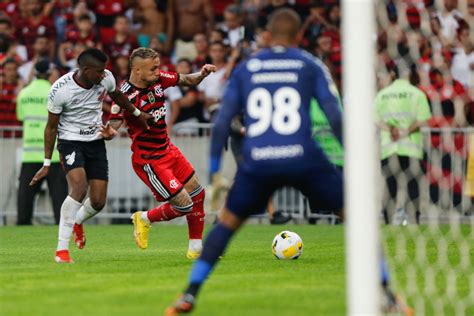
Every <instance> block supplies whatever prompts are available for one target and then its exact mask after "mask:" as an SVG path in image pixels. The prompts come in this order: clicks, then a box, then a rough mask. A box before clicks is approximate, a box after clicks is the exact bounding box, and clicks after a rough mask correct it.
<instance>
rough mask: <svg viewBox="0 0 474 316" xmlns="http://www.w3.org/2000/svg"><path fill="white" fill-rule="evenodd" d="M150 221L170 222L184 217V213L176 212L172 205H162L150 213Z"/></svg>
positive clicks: (148, 214)
mask: <svg viewBox="0 0 474 316" xmlns="http://www.w3.org/2000/svg"><path fill="white" fill-rule="evenodd" d="M147 216H148V219H149V220H150V222H152V223H153V222H162V221H169V220H172V219H173V218H176V217H180V216H183V213H181V212H178V211H176V210H175V209H174V208H173V207H172V206H171V204H170V203H165V204H162V205H160V206H158V207H155V208H154V209H152V210H150V211H148V213H147Z"/></svg>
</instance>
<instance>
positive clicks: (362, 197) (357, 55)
mask: <svg viewBox="0 0 474 316" xmlns="http://www.w3.org/2000/svg"><path fill="white" fill-rule="evenodd" d="M342 23H343V24H342V32H343V45H342V48H343V67H344V68H343V69H344V75H343V79H344V82H343V85H344V91H343V94H344V102H343V104H344V149H345V164H344V169H345V170H344V172H345V188H344V189H345V208H346V209H345V218H346V235H345V239H346V271H347V285H346V288H347V291H346V293H347V294H346V295H347V314H348V315H379V314H380V304H379V301H380V275H381V274H380V265H379V255H380V253H379V252H380V251H379V250H378V248H379V235H378V214H379V210H378V209H377V207H376V205H377V204H376V190H375V181H376V171H375V166H376V165H377V161H376V156H375V155H376V134H375V126H374V123H373V122H374V120H373V104H374V98H375V73H374V61H375V57H374V56H375V36H374V34H375V29H374V25H375V14H374V3H373V0H343V1H342Z"/></svg>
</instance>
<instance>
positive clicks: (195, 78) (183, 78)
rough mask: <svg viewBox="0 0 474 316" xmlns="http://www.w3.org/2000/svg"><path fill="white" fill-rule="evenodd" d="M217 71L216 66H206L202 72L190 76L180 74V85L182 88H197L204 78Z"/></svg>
mask: <svg viewBox="0 0 474 316" xmlns="http://www.w3.org/2000/svg"><path fill="white" fill-rule="evenodd" d="M215 71H216V66H214V65H211V64H205V65H204V66H202V68H201V71H200V72H195V73H192V74H189V75H183V74H179V79H178V85H180V86H196V85H198V84H199V83H200V82H201V81H202V80H203V79H204V78H206V77H207V76H209V74H211V73H212V72H215Z"/></svg>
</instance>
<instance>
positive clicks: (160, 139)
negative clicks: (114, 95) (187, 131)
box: [110, 70, 179, 160]
mask: <svg viewBox="0 0 474 316" xmlns="http://www.w3.org/2000/svg"><path fill="white" fill-rule="evenodd" d="M178 80H179V75H178V74H177V73H175V72H167V71H161V70H160V77H159V78H158V80H157V81H156V82H155V83H153V84H152V85H150V86H148V87H147V88H145V89H140V88H137V87H135V86H134V85H133V84H132V83H130V81H128V80H126V81H124V82H123V83H122V85H121V87H120V91H122V92H123V93H124V94H125V95H126V96H127V97H128V99H129V100H130V102H132V103H133V104H134V105H135V107H136V108H138V109H140V110H141V111H143V112H146V113H149V114H151V115H152V116H153V117H154V123H153V124H151V125H150V129H148V130H146V129H145V128H144V127H143V125H142V123H141V122H140V121H139V120H138V119H137V118H136V117H135V116H133V115H132V114H131V113H129V112H125V111H123V110H121V109H120V108H119V107H118V105H116V104H114V105H113V106H112V114H111V116H110V119H111V120H112V119H124V120H125V121H126V123H127V126H128V134H129V135H130V138H131V139H132V146H131V148H132V151H133V154H134V159H136V158H137V159H143V160H149V159H159V158H161V157H163V156H164V155H165V154H166V152H167V150H168V148H169V143H170V141H169V137H168V131H167V129H166V121H165V117H166V106H165V94H164V90H165V89H166V88H168V87H172V86H175V85H177V84H178Z"/></svg>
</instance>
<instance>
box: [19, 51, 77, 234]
mask: <svg viewBox="0 0 474 316" xmlns="http://www.w3.org/2000/svg"><path fill="white" fill-rule="evenodd" d="M49 65H50V63H49V61H48V60H41V61H39V62H37V63H36V64H35V65H34V69H35V75H36V78H37V79H35V80H33V81H32V82H31V83H30V84H29V85H28V86H26V87H25V88H23V89H22V90H21V91H20V93H19V95H18V100H17V107H16V115H17V118H18V120H19V121H22V122H23V157H22V164H21V171H20V178H19V181H20V185H19V188H18V197H17V211H18V218H17V225H31V220H32V217H33V208H34V201H35V196H36V194H37V193H38V192H39V191H40V190H41V185H42V182H43V181H40V182H38V183H36V184H35V185H33V186H30V181H31V179H32V178H33V176H34V175H35V174H36V172H37V171H38V170H39V169H40V168H41V167H42V166H43V160H44V149H43V148H44V128H45V126H46V120H47V117H48V109H47V105H48V93H49V90H50V88H51V83H50V81H48V77H49V76H50V67H49ZM51 160H52V163H51V167H50V171H49V174H48V176H47V177H46V179H47V182H48V188H49V193H50V195H51V199H52V202H53V211H54V219H55V221H56V224H59V218H60V213H61V204H62V203H63V201H64V199H65V198H66V196H67V194H68V187H67V182H66V175H65V173H64V171H63V170H62V168H61V164H60V163H59V154H58V152H57V151H56V150H54V152H53V156H52V158H51Z"/></svg>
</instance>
